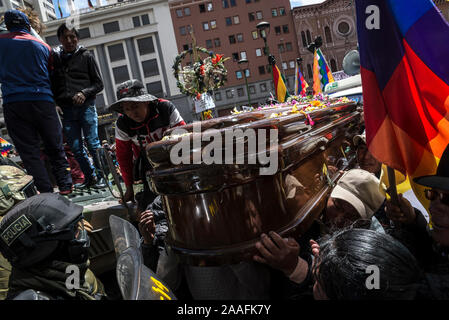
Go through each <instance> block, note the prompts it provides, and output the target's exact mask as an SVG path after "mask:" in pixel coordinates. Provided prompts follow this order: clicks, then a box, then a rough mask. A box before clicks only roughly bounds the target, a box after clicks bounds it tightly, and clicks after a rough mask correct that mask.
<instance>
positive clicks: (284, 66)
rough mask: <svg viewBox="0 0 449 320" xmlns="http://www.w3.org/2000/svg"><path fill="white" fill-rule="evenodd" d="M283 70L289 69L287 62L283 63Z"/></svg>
mask: <svg viewBox="0 0 449 320" xmlns="http://www.w3.org/2000/svg"><path fill="white" fill-rule="evenodd" d="M282 69H284V70H287V69H288V66H287V62H282Z"/></svg>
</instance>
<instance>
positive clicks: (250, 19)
mask: <svg viewBox="0 0 449 320" xmlns="http://www.w3.org/2000/svg"><path fill="white" fill-rule="evenodd" d="M248 20H249V21H254V20H256V15H255V14H254V12H249V13H248Z"/></svg>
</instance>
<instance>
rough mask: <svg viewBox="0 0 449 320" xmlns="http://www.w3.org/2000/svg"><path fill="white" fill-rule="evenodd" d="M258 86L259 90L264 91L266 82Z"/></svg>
mask: <svg viewBox="0 0 449 320" xmlns="http://www.w3.org/2000/svg"><path fill="white" fill-rule="evenodd" d="M259 86H260V91H261V92H266V91H267V84H266V83H261V84H260V85H259Z"/></svg>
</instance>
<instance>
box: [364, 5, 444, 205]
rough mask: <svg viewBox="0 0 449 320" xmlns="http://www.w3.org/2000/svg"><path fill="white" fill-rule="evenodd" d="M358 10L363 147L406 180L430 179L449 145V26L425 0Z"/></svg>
mask: <svg viewBox="0 0 449 320" xmlns="http://www.w3.org/2000/svg"><path fill="white" fill-rule="evenodd" d="M356 5H357V33H358V39H359V46H360V63H361V75H362V86H363V102H364V114H365V124H366V142H367V145H368V148H369V150H370V151H371V153H372V154H373V155H374V156H375V157H376V158H377V159H378V160H379V161H381V162H383V163H385V164H387V165H388V166H390V167H392V168H394V169H396V170H399V171H401V172H402V173H407V174H408V175H409V177H410V178H414V177H418V176H423V175H433V174H435V172H436V168H437V165H438V162H439V160H440V158H441V156H442V154H443V152H444V150H445V149H446V146H447V145H448V143H449V45H448V44H449V24H448V23H447V21H446V20H445V19H444V18H443V16H442V15H441V13H440V12H439V10H438V9H437V7H436V6H435V4H434V3H433V2H432V1H430V0H359V1H356ZM410 181H411V184H412V188H413V190H414V192H415V194H416V196H417V197H418V199H419V200H421V202H422V203H423V205H424V206H425V207H427V205H428V202H427V201H426V200H425V199H424V197H423V189H424V188H423V187H420V186H418V185H416V184H414V183H413V182H412V179H410Z"/></svg>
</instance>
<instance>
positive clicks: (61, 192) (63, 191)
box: [59, 186, 73, 196]
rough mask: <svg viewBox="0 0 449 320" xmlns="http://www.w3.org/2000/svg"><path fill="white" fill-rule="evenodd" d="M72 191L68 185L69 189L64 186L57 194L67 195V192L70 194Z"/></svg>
mask: <svg viewBox="0 0 449 320" xmlns="http://www.w3.org/2000/svg"><path fill="white" fill-rule="evenodd" d="M72 192H73V189H72V186H70V188H69V189H66V188H64V189H61V190H59V194H60V195H61V196H66V195H69V194H71V193H72Z"/></svg>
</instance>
